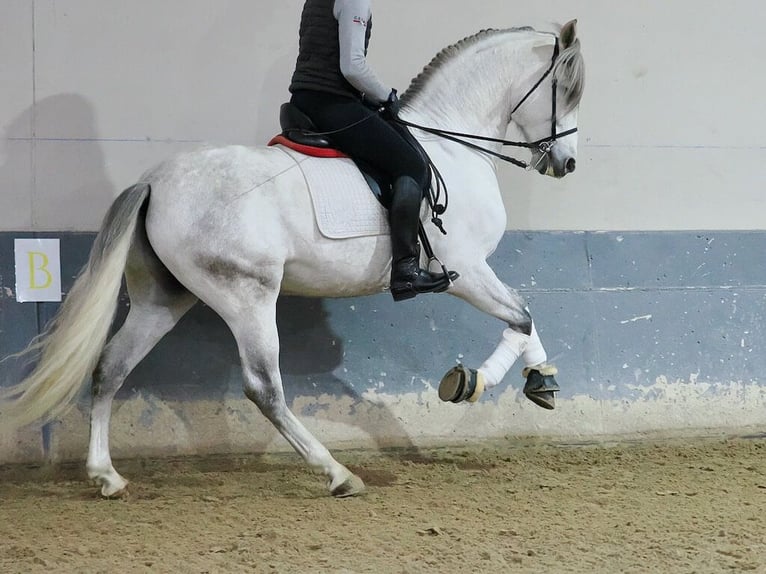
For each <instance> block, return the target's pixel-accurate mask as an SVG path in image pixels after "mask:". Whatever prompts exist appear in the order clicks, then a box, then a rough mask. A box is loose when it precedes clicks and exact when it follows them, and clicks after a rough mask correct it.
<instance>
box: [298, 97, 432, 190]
mask: <svg viewBox="0 0 766 574" xmlns="http://www.w3.org/2000/svg"><path fill="white" fill-rule="evenodd" d="M290 101H291V102H292V103H293V104H294V105H295V106H296V107H297V108H298V109H299V110H301V111H302V112H303V113H304V114H306V115H307V116H308V117H309V118H311V120H312V121H313V122H314V125H316V127H317V129H318V130H319V131H320V132H335V133H332V134H330V135H328V137H329V138H330V140H331V141H332V142H333V144H335V146H337V148H338V149H339V150H341V151H342V152H344V153H347V154H348V155H349V156H351V157H353V158H355V159H359V160H361V161H363V162H365V163H368V164H369V165H371V166H373V167H374V168H377V169H379V170H381V171H382V172H383V173H385V174H386V175H388V176H389V177H390V178H391V182H392V183H393V182H395V181H396V180H397V179H399V178H400V177H402V176H409V177H411V178H412V179H414V180H415V181H416V182H417V184H418V185H419V186H420V188H421V189H423V190H425V188H426V186H427V184H428V181H429V177H428V166H427V165H426V163H425V162H424V161H423V159H422V158H421V156H420V154H419V153H418V152H417V151H416V150H415V149H414V148H413V147H412V146H411V145H410V144H409V143H407V141H406V140H405V139H404V138H403V137H402V136H401V135H399V133H398V132H397V131H396V130H395V129H394V128H393V127H391V126H390V125H389V124H388V123H387V122H386V121H385V120H384V119H383V118H381V117H380V114H378V113H377V112H375V111H374V110H371V109H369V108H368V107H366V106H365V105H364V104H363V103H362V102H361V101H359V100H357V99H355V98H351V97H344V96H338V95H335V94H329V93H325V92H318V91H309V90H301V91H296V92H295V93H294V94H293V96H292V99H291V100H290ZM345 128H347V129H345ZM337 130H340V131H337Z"/></svg>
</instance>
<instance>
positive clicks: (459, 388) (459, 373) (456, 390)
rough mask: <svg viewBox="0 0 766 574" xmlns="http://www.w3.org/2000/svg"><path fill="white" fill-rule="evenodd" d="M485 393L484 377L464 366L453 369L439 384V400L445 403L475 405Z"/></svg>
mask: <svg viewBox="0 0 766 574" xmlns="http://www.w3.org/2000/svg"><path fill="white" fill-rule="evenodd" d="M483 392H484V375H482V374H481V373H480V372H478V371H477V370H476V369H467V368H466V367H464V366H463V365H457V366H456V367H452V368H451V369H450V370H449V371H447V373H446V374H445V375H444V376H443V377H442V380H441V382H440V383H439V398H440V399H441V400H443V401H444V402H445V403H460V402H463V401H468V402H469V403H475V402H476V401H478V400H479V397H480V396H481V395H482V393H483Z"/></svg>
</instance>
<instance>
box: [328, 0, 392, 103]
mask: <svg viewBox="0 0 766 574" xmlns="http://www.w3.org/2000/svg"><path fill="white" fill-rule="evenodd" d="M333 15H334V16H335V19H336V20H337V21H338V36H339V38H338V39H339V42H340V71H341V73H342V74H343V76H344V77H345V78H346V80H348V83H349V84H351V85H352V86H354V87H355V88H356V89H357V90H359V91H360V92H361V93H362V94H364V97H365V99H367V100H369V101H372V102H375V103H382V102H385V101H386V100H387V99H388V95H389V94H390V93H391V89H390V88H388V87H386V86H385V84H383V83H382V82H381V81H380V80H379V79H378V78H377V76H376V75H375V74H374V72H373V71H372V69H371V68H370V66H369V65H368V64H367V55H366V54H365V42H366V37H367V26H368V25H369V22H370V19H371V18H372V6H371V3H370V0H335V6H334V7H333Z"/></svg>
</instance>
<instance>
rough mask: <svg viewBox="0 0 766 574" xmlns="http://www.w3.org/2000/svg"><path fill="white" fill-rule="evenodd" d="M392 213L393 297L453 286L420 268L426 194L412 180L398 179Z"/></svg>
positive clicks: (410, 296) (399, 299) (440, 290)
mask: <svg viewBox="0 0 766 574" xmlns="http://www.w3.org/2000/svg"><path fill="white" fill-rule="evenodd" d="M393 192H394V193H393V199H392V200H391V207H390V208H389V212H388V221H389V224H390V227H391V253H392V264H391V295H393V297H394V301H403V300H404V299H411V298H412V297H414V296H415V295H418V294H419V293H440V292H442V291H445V290H446V289H447V287H449V285H450V278H449V277H448V276H447V275H444V274H443V273H438V274H435V273H431V272H430V271H427V270H425V269H421V268H420V244H419V243H418V225H419V223H420V204H421V202H422V200H423V192H422V191H421V189H420V186H418V184H417V183H416V182H415V180H414V179H412V178H411V177H407V176H403V177H400V178H399V179H397V180H396V182H395V183H394V189H393Z"/></svg>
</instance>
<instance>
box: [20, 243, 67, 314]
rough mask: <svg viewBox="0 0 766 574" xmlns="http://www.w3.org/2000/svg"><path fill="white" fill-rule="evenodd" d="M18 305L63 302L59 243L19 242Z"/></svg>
mask: <svg viewBox="0 0 766 574" xmlns="http://www.w3.org/2000/svg"><path fill="white" fill-rule="evenodd" d="M14 250H15V252H16V301H18V302H20V303H26V302H29V301H61V257H60V254H59V240H58V239H16V240H14Z"/></svg>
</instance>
